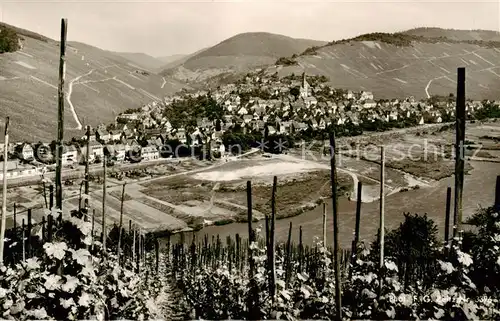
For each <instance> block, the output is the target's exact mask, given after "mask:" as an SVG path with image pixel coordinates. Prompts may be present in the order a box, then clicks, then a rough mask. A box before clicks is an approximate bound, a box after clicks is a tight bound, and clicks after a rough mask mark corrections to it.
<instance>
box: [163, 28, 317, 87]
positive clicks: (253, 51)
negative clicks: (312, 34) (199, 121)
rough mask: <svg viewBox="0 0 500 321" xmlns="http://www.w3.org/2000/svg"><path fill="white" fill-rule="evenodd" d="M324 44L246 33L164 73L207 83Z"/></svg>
mask: <svg viewBox="0 0 500 321" xmlns="http://www.w3.org/2000/svg"><path fill="white" fill-rule="evenodd" d="M323 44H325V42H324V41H317V40H307V39H294V38H290V37H286V36H282V35H277V34H272V33H266V32H249V33H242V34H238V35H236V36H234V37H231V38H229V39H226V40H224V41H223V42H221V43H219V44H217V45H215V46H213V47H210V48H208V49H205V50H202V51H201V52H198V53H197V54H196V55H194V56H191V57H189V59H187V60H186V61H185V62H184V63H183V64H181V65H180V66H176V67H174V68H168V69H166V70H165V71H164V72H163V73H162V74H163V75H168V76H173V77H174V78H176V79H178V80H181V81H189V82H197V81H205V80H206V79H208V78H211V77H215V76H218V75H221V74H228V73H234V72H246V71H249V70H250V69H253V68H257V67H266V66H268V65H271V64H274V62H275V61H276V59H277V58H279V57H282V56H291V55H293V54H299V53H301V52H303V51H304V50H305V49H306V48H308V47H311V46H318V45H323Z"/></svg>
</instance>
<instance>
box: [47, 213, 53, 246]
mask: <svg viewBox="0 0 500 321" xmlns="http://www.w3.org/2000/svg"><path fill="white" fill-rule="evenodd" d="M53 225H54V217H53V216H52V214H49V215H48V216H47V241H48V242H49V243H50V242H52V228H53Z"/></svg>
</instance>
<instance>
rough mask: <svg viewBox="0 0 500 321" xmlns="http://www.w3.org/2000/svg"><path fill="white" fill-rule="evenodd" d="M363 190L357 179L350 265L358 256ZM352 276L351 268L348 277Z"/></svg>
mask: <svg viewBox="0 0 500 321" xmlns="http://www.w3.org/2000/svg"><path fill="white" fill-rule="evenodd" d="M362 192H363V184H362V183H361V182H359V181H358V190H357V198H356V225H355V227H354V240H353V241H352V249H351V265H352V266H354V263H356V259H357V258H358V244H359V223H360V221H361V201H362V198H361V195H362ZM351 276H352V268H351V269H349V279H350V278H351Z"/></svg>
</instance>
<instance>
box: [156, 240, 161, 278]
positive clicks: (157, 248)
mask: <svg viewBox="0 0 500 321" xmlns="http://www.w3.org/2000/svg"><path fill="white" fill-rule="evenodd" d="M155 258H156V274H158V270H159V269H160V241H158V239H155Z"/></svg>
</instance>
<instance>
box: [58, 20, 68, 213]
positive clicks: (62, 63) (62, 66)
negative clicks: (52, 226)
mask: <svg viewBox="0 0 500 321" xmlns="http://www.w3.org/2000/svg"><path fill="white" fill-rule="evenodd" d="M67 26H68V20H67V19H61V42H60V43H59V47H60V54H59V86H58V108H57V144H56V146H57V148H56V206H57V208H58V209H59V210H61V215H62V197H63V195H62V154H63V139H64V100H65V96H66V91H65V90H64V81H65V77H66V35H67Z"/></svg>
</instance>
